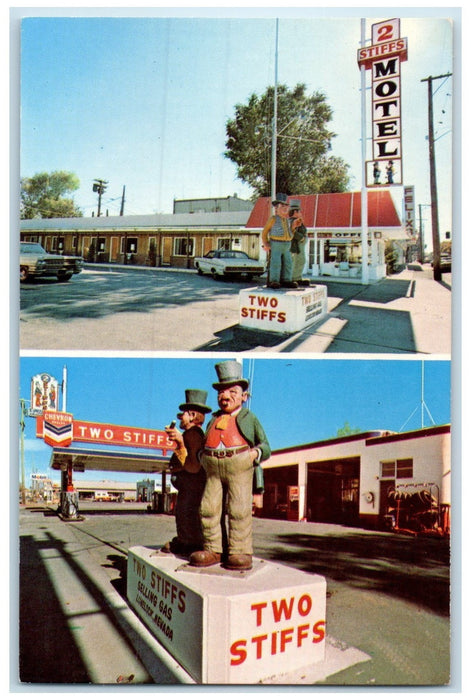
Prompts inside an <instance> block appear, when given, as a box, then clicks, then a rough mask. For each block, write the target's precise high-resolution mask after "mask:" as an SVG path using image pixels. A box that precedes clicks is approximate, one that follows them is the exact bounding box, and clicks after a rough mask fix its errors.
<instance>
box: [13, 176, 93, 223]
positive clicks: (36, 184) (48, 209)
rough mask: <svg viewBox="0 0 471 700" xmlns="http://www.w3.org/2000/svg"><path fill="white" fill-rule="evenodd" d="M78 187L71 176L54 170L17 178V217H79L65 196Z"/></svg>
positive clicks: (78, 184)
mask: <svg viewBox="0 0 471 700" xmlns="http://www.w3.org/2000/svg"><path fill="white" fill-rule="evenodd" d="M79 187H80V182H79V179H78V177H77V176H76V175H74V173H69V172H66V171H64V170H56V171H54V172H52V173H37V174H36V175H33V177H24V178H22V179H21V191H20V217H21V218H22V219H53V218H60V219H64V218H68V217H78V216H82V212H81V211H80V209H79V208H78V207H76V206H75V203H74V201H73V199H70V198H67V197H66V195H68V194H70V193H71V192H74V191H75V190H77V189H78V188H79Z"/></svg>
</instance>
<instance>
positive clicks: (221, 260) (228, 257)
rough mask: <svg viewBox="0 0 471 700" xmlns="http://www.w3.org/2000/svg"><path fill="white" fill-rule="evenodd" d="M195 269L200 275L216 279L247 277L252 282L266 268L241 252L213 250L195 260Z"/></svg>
mask: <svg viewBox="0 0 471 700" xmlns="http://www.w3.org/2000/svg"><path fill="white" fill-rule="evenodd" d="M195 267H196V269H197V270H198V274H199V275H202V274H204V273H206V274H210V275H212V276H213V278H214V279H217V278H218V277H240V276H242V275H245V276H246V277H247V279H249V280H250V279H252V277H253V276H254V275H263V273H264V272H265V266H264V265H263V264H262V263H261V262H260V261H259V260H254V259H253V258H249V256H248V255H247V253H243V252H242V251H241V250H211V251H210V252H209V253H206V255H204V256H203V257H202V258H195Z"/></svg>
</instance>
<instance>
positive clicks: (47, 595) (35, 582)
mask: <svg viewBox="0 0 471 700" xmlns="http://www.w3.org/2000/svg"><path fill="white" fill-rule="evenodd" d="M44 530H46V528H44ZM44 554H46V555H47V554H49V555H52V556H53V557H54V558H60V560H61V561H63V562H65V563H66V564H67V566H68V567H69V569H70V570H71V572H72V574H73V575H74V576H75V577H76V579H77V580H78V581H79V582H80V584H81V585H82V586H83V587H84V588H85V589H86V591H87V593H88V594H89V595H90V596H91V597H92V598H93V600H94V601H95V602H96V605H97V608H98V614H100V615H105V616H106V617H107V619H108V621H109V622H110V623H111V625H112V626H113V627H114V628H115V630H116V635H117V636H119V637H120V638H121V639H122V640H123V643H124V640H125V637H124V636H123V634H122V632H121V630H120V628H119V626H118V625H117V622H116V620H115V618H114V616H113V614H112V613H111V611H110V608H109V604H108V602H107V600H106V598H105V596H104V595H103V593H102V592H101V591H100V589H99V588H98V587H97V586H96V585H95V583H94V582H93V581H92V580H91V578H90V576H89V575H88V574H87V572H86V571H85V570H84V569H83V567H82V566H81V565H80V564H79V563H78V561H77V559H76V558H75V557H74V556H72V555H71V554H70V553H69V552H68V551H67V547H66V543H65V542H64V541H62V540H60V539H58V538H56V537H54V535H52V534H51V533H50V532H45V539H44V540H41V541H37V540H35V539H34V538H33V537H30V536H24V537H20V579H19V583H20V592H19V661H20V663H19V680H20V681H21V682H23V683H69V684H70V683H87V684H89V683H93V682H94V681H93V680H92V679H91V677H90V675H89V671H88V669H87V659H86V658H84V655H85V653H84V649H80V648H79V647H78V646H77V644H76V643H75V640H74V636H73V633H72V629H73V628H71V626H70V625H71V621H70V620H69V619H68V617H67V613H66V612H65V611H64V610H63V607H62V605H61V602H60V600H59V599H58V597H57V595H56V591H55V587H54V582H53V581H52V580H51V576H50V574H49V572H48V571H47V568H46V567H45V565H44V562H43V555H44ZM56 585H58V586H64V583H63V582H59V581H58V582H56ZM120 588H121V589H122V586H120ZM71 595H72V596H73V593H71ZM80 614H81V613H80V612H78V615H80ZM87 614H89V613H87ZM70 615H71V616H72V617H73V618H74V619H75V618H76V616H77V615H75V616H74V613H73V612H71V613H70ZM128 646H129V649H130V652H131V653H132V654H133V655H135V652H134V650H133V648H132V647H131V645H129V643H128ZM88 651H90V653H95V652H92V651H91V650H88ZM96 653H97V654H99V650H96ZM149 680H150V679H149Z"/></svg>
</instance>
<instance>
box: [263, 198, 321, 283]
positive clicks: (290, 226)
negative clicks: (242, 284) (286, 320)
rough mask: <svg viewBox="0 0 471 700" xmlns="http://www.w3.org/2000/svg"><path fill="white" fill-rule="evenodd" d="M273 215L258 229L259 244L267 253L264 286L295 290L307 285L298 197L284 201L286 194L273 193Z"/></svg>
mask: <svg viewBox="0 0 471 700" xmlns="http://www.w3.org/2000/svg"><path fill="white" fill-rule="evenodd" d="M272 205H273V207H274V210H275V211H274V214H273V216H270V218H269V219H268V221H267V223H266V224H265V226H264V228H263V231H262V246H263V248H264V250H265V252H266V253H267V259H268V265H267V272H268V275H267V276H268V279H267V287H270V288H271V289H280V288H285V289H297V288H298V287H308V286H309V284H310V283H309V280H306V279H303V277H302V273H303V269H304V265H305V263H306V252H305V247H306V242H307V230H306V227H305V225H304V223H303V218H302V214H301V202H300V200H299V199H291V200H289V201H288V196H287V195H286V194H282V193H280V194H277V195H276V198H275V199H274V200H273V202H272Z"/></svg>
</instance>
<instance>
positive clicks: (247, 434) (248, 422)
mask: <svg viewBox="0 0 471 700" xmlns="http://www.w3.org/2000/svg"><path fill="white" fill-rule="evenodd" d="M223 415H224V411H216V413H213V417H212V418H211V420H210V421H209V423H208V427H207V428H206V435H207V434H208V432H209V429H210V427H211V425H212V424H213V423H214V421H215V420H216V418H218V417H219V416H223ZM236 423H237V427H238V429H239V431H240V433H241V435H243V437H244V438H245V439H246V440H247V442H248V444H249V445H250V447H257V448H258V449H259V450H260V452H261V453H262V456H261V459H260V461H261V462H263V461H264V460H266V459H268V458H269V456H270V455H271V449H270V445H269V444H268V439H267V436H266V435H265V431H264V430H263V428H262V425H261V423H260V421H259V420H258V418H257V416H256V415H255V414H254V413H252V412H251V411H249V409H248V408H241V410H240V411H239V413H238V414H237V416H236Z"/></svg>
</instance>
